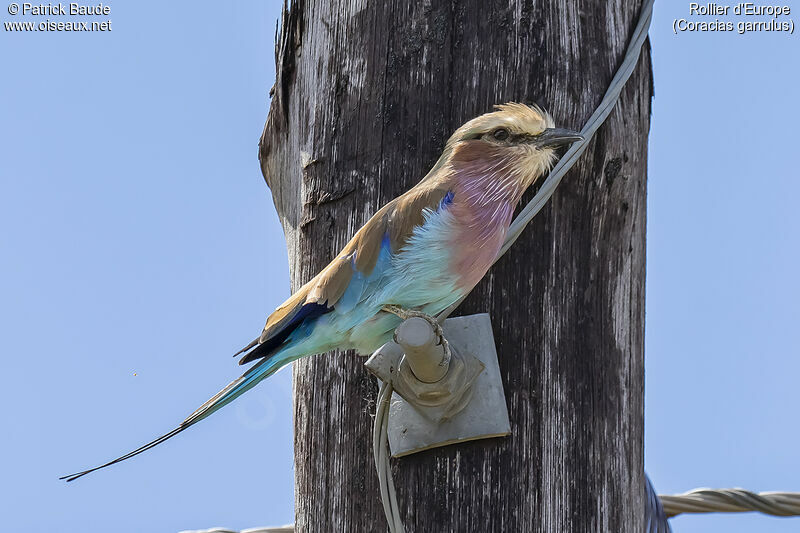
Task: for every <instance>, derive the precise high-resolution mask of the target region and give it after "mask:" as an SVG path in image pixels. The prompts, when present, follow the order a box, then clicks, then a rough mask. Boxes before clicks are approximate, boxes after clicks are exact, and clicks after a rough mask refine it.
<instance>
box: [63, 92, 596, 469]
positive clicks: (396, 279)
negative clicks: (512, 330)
mask: <svg viewBox="0 0 800 533" xmlns="http://www.w3.org/2000/svg"><path fill="white" fill-rule="evenodd" d="M582 139H583V137H582V135H581V134H580V133H578V132H577V131H573V130H570V129H566V128H561V127H556V126H555V123H554V121H553V118H552V117H551V116H550V114H548V113H547V112H546V111H545V110H544V109H543V108H541V107H539V106H537V105H533V104H522V103H516V102H510V103H506V104H501V105H497V106H495V107H494V109H493V110H491V111H489V112H487V113H484V114H482V115H480V116H477V117H475V118H473V119H471V120H469V121H467V122H466V123H465V124H463V125H462V126H461V127H459V128H458V129H457V130H456V131H455V132H454V133H453V134H452V136H451V137H450V138H449V139H448V140H447V142H446V144H445V146H444V148H443V150H442V153H441V156H440V157H439V158H438V160H437V161H436V163H435V164H434V165H433V167H432V168H431V170H430V171H429V172H428V173H427V174H426V175H425V176H424V177H423V178H422V180H420V181H419V183H417V185H415V186H414V187H412V188H411V189H409V190H408V191H407V192H405V193H404V194H402V195H400V196H398V197H397V198H395V199H394V200H392V201H390V202H388V203H387V204H386V205H384V206H383V207H382V208H381V209H379V210H378V211H377V212H376V213H375V214H374V215H373V216H372V217H371V218H370V219H369V220H368V221H367V222H366V224H364V226H363V227H361V229H359V230H358V232H356V234H355V235H354V236H353V238H352V239H351V240H350V241H349V242H348V243H347V244H346V245H345V246H344V248H343V249H342V250H341V252H340V253H339V254H338V255H337V256H336V257H335V258H334V259H333V260H332V261H331V262H330V263H329V264H328V265H327V266H326V267H325V268H324V269H323V270H322V271H321V272H319V273H318V274H317V275H316V276H315V277H314V278H313V279H311V280H310V281H309V282H308V283H306V284H305V285H303V286H302V287H301V288H300V289H299V290H298V291H297V292H295V293H294V294H292V295H291V296H290V297H289V299H287V300H286V301H285V302H284V303H283V304H281V305H280V306H279V307H278V308H277V309H275V311H274V312H273V313H272V314H271V315H269V317H268V318H267V322H266V325H265V326H264V328H263V330H262V332H261V334H260V335H259V336H258V337H257V338H256V339H254V340H253V341H252V342H251V343H249V344H248V345H247V346H245V347H244V348H243V349H242V350H240V351H239V352H237V353H236V354H234V356H236V355H242V358H241V359H240V361H239V363H240V364H248V363H251V362H256V363H255V364H254V365H253V366H252V367H250V368H249V369H248V370H247V371H246V372H245V373H244V374H242V375H241V376H240V377H239V378H237V379H236V380H234V381H233V382H231V383H230V384H228V385H227V386H226V387H225V388H223V389H222V390H221V391H219V392H218V393H217V394H216V395H214V396H213V397H212V398H211V399H209V400H208V401H206V402H205V403H204V404H203V405H201V406H200V407H199V408H198V409H197V410H195V411H194V412H193V413H192V414H191V415H189V416H188V417H187V418H186V419H185V420H184V421H183V422H181V424H180V425H178V426H177V427H176V428H175V429H173V430H172V431H170V432H168V433H166V434H164V435H162V436H160V437H158V438H156V439H154V440H153V441H151V442H149V443H147V444H145V445H144V446H141V447H139V448H137V449H136V450H133V451H132V452H130V453H128V454H125V455H123V456H121V457H118V458H117V459H114V460H113V461H109V462H107V463H105V464H102V465H100V466H97V467H94V468H91V469H88V470H84V471H82V472H77V473H75V474H70V475H67V476H63V477H62V478H61V479H66V480H67V481H73V480H75V479H78V478H80V477H82V476H84V475H86V474H88V473H90V472H94V471H96V470H99V469H101V468H105V467H108V466H111V465H113V464H116V463H118V462H120V461H124V460H126V459H129V458H131V457H133V456H135V455H138V454H140V453H142V452H144V451H146V450H148V449H150V448H152V447H154V446H156V445H158V444H160V443H162V442H164V441H165V440H167V439H170V438H172V437H173V436H175V435H177V434H178V433H180V432H182V431H184V430H186V429H188V428H189V427H191V426H193V425H194V424H196V423H198V422H200V421H201V420H203V419H205V418H207V417H208V416H210V415H211V414H213V413H215V412H216V411H218V410H219V409H221V408H222V407H224V406H225V405H227V404H229V403H230V402H232V401H233V400H235V399H236V398H238V397H239V396H241V395H242V394H244V393H245V392H247V391H248V390H250V389H251V388H253V387H254V386H255V385H257V384H258V383H259V382H261V381H262V380H263V379H265V378H267V377H269V376H270V375H272V374H274V373H275V372H277V371H278V370H279V369H281V368H283V367H284V366H286V365H287V364H289V363H291V362H292V361H295V360H297V359H299V358H301V357H305V356H309V355H314V354H320V353H325V352H329V351H331V350H334V349H340V350H344V349H353V350H355V351H356V352H357V353H360V354H363V355H369V354H370V353H372V352H374V351H375V350H376V349H378V348H379V347H380V346H382V345H383V344H385V343H386V342H388V341H389V340H391V338H392V335H393V332H394V329H395V328H396V327H397V326H398V325H399V324H400V322H401V321H402V320H403V319H404V318H405V317H408V316H412V315H413V316H422V317H432V316H433V315H436V314H437V313H439V312H441V311H443V310H444V309H446V308H447V307H448V306H450V305H451V304H453V303H454V302H456V301H457V300H459V299H460V298H461V297H462V296H464V295H466V294H467V293H468V292H469V291H470V290H471V289H472V288H473V287H474V286H475V285H476V284H477V283H478V282H479V281H480V280H481V278H483V276H484V275H485V274H486V272H487V271H488V270H489V267H491V265H492V264H493V263H494V261H495V259H496V258H497V255H498V253H499V251H500V248H501V246H502V244H503V240H504V238H505V236H506V232H507V231H508V228H509V226H510V224H511V220H512V218H513V214H514V210H515V209H516V207H517V204H518V203H519V201H520V198H521V197H522V194H523V193H524V192H525V190H527V189H528V187H530V186H531V185H532V184H533V183H535V182H536V181H537V180H538V179H539V178H541V177H542V176H544V175H545V174H547V173H548V172H549V170H550V169H551V168H552V166H553V164H554V163H555V161H556V160H557V159H558V149H559V148H561V147H564V146H568V145H570V144H572V143H574V142H577V141H581V140H582ZM431 322H432V323H435V322H434V321H431Z"/></svg>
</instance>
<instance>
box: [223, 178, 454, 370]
mask: <svg viewBox="0 0 800 533" xmlns="http://www.w3.org/2000/svg"><path fill="white" fill-rule="evenodd" d="M449 191H450V188H449V186H448V183H447V181H445V180H425V181H423V182H421V183H420V184H418V185H417V186H416V187H414V188H413V189H411V190H409V191H408V192H406V193H405V194H403V195H402V196H399V197H397V198H395V199H394V200H392V201H391V202H389V203H388V204H386V205H385V206H384V207H383V208H381V209H380V210H379V211H378V212H377V213H375V215H373V216H372V218H370V219H369V221H367V223H366V224H364V226H363V227H362V228H361V229H360V230H358V232H357V233H356V234H355V235H354V236H353V238H352V239H350V242H348V243H347V245H346V246H345V247H344V249H342V251H341V252H340V253H339V255H337V256H336V258H335V259H334V260H333V261H331V262H330V264H328V266H326V267H325V268H324V269H323V270H322V271H321V272H320V273H319V274H317V275H316V276H315V277H314V278H313V279H311V281H309V282H308V283H306V284H305V285H303V286H302V287H301V288H300V289H299V290H298V291H297V292H295V293H294V294H293V295H292V296H291V297H289V299H288V300H286V301H285V302H284V303H283V304H281V305H280V306H279V307H278V308H277V309H275V311H274V312H273V313H272V314H271V315H270V316H269V318H267V323H266V325H265V326H264V330H263V331H262V332H261V336H260V337H259V338H257V339H255V340H254V341H253V342H251V343H250V344H249V345H248V346H246V347H245V348H243V349H242V350H240V351H239V352H238V353H237V354H235V355H239V354H240V353H244V352H248V350H251V349H252V351H250V352H249V353H246V354H245V356H244V357H243V358H242V359H241V360H240V361H239V363H240V364H245V363H248V362H250V361H253V360H255V359H259V358H262V357H267V356H269V355H270V354H271V353H272V352H274V351H275V349H277V348H278V347H280V346H281V345H282V343H283V342H284V341H285V340H286V339H287V338H288V336H289V335H290V334H291V333H292V331H294V330H295V329H296V328H297V327H299V326H300V324H302V323H303V321H305V320H306V319H309V318H314V317H317V316H320V315H322V314H325V313H327V312H330V311H332V310H333V308H334V306H335V305H336V303H337V302H338V301H339V299H340V298H341V297H342V295H343V294H344V293H345V291H346V290H347V287H348V285H349V284H350V281H351V279H352V277H353V275H354V274H355V273H356V272H359V273H361V274H363V275H364V276H368V275H369V274H370V273H371V272H372V270H373V269H374V268H375V265H376V263H377V261H378V256H379V254H380V251H381V246H382V243H383V242H384V239H385V238H388V239H389V243H390V246H391V251H392V252H393V253H396V252H397V251H399V250H400V249H401V248H402V247H403V245H404V244H405V243H406V241H407V240H408V238H409V237H410V236H411V234H412V233H413V231H414V228H415V227H417V226H419V225H421V224H423V223H424V221H425V215H424V213H425V210H426V209H436V208H437V207H438V206H439V205H440V204H441V203H442V201H443V200H445V198H446V197H448V192H449ZM448 198H452V196H449V197H448Z"/></svg>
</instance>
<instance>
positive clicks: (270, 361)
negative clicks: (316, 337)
mask: <svg viewBox="0 0 800 533" xmlns="http://www.w3.org/2000/svg"><path fill="white" fill-rule="evenodd" d="M295 359H297V357H286V356H285V355H284V356H281V354H280V352H279V353H276V354H275V355H273V356H271V357H267V358H266V359H263V360H261V361H260V362H259V363H258V364H257V365H255V366H253V367H252V368H250V369H248V371H247V372H245V373H244V374H242V375H241V376H240V377H239V378H237V379H235V380H233V381H232V382H231V383H230V384H228V386H227V387H225V388H224V389H222V390H221V391H219V392H218V393H217V394H215V395H214V396H213V397H212V398H211V399H210V400H208V401H207V402H206V403H204V404H203V405H201V406H200V407H199V408H198V409H197V410H196V411H195V412H194V413H192V414H191V415H189V416H188V417H187V418H186V420H184V421H183V422H181V424H180V425H179V426H178V427H176V428H175V429H173V430H172V431H170V432H169V433H165V434H164V435H161V436H160V437H158V438H157V439H154V440H152V441H150V442H148V443H147V444H145V445H144V446H141V447H139V448H136V449H135V450H133V451H132V452H130V453H127V454H125V455H123V456H122V457H117V458H116V459H114V460H113V461H109V462H107V463H105V464H102V465H100V466H96V467H94V468H90V469H89V470H84V471H82V472H76V473H75V474H70V475H67V476H62V477H60V478H59V479H65V480H67V481H74V480H76V479H78V478H79V477H82V476H85V475H86V474H89V473H91V472H94V471H95V470H100V469H101V468H105V467H107V466H111V465H113V464H116V463H119V462H122V461H124V460H126V459H130V458H131V457H134V456H136V455H139V454H140V453H142V452H145V451H147V450H149V449H150V448H153V447H154V446H157V445H159V444H161V443H162V442H164V441H165V440H168V439H171V438H172V437H174V436H175V435H177V434H178V433H180V432H181V431H183V430H184V429H187V428H189V427H191V426H193V425H195V424H196V423H198V422H200V421H201V420H203V419H204V418H207V417H208V416H211V415H212V414H214V413H215V412H217V411H218V410H219V409H221V408H223V407H225V406H226V405H228V404H229V403H231V402H232V401H233V400H235V399H236V398H238V397H239V396H241V395H242V394H244V393H245V392H247V391H249V390H250V389H252V388H253V387H255V386H256V384H258V382H260V381H261V380H262V379H265V378H267V377H269V376H271V375H272V374H274V373H275V372H277V371H278V370H280V369H281V368H283V367H284V366H285V365H287V364H288V363H290V362H292V361H293V360H295Z"/></svg>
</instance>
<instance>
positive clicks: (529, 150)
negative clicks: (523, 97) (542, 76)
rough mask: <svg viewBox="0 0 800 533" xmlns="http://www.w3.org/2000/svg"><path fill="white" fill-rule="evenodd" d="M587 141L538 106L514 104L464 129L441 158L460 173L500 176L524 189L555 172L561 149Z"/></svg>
mask: <svg viewBox="0 0 800 533" xmlns="http://www.w3.org/2000/svg"><path fill="white" fill-rule="evenodd" d="M582 139H583V137H582V136H581V135H580V134H579V133H578V132H575V131H571V130H568V129H563V128H556V127H555V124H554V122H553V119H552V117H551V116H550V115H549V114H547V113H546V112H545V111H544V110H543V109H541V108H539V107H537V106H528V105H524V104H517V103H508V104H504V105H498V106H496V110H495V111H493V112H491V113H486V114H484V115H481V116H479V117H476V118H474V119H472V120H470V121H469V122H467V123H466V124H464V125H463V126H461V127H460V128H458V129H457V130H456V132H455V133H454V134H453V135H452V136H451V137H450V139H449V140H448V141H447V145H446V147H445V150H444V153H443V154H442V156H443V157H442V159H441V160H440V162H441V163H443V164H445V165H448V166H449V167H450V168H451V169H452V171H453V172H455V173H457V174H460V173H462V172H464V173H466V174H468V175H474V176H483V177H484V179H485V178H489V179H491V178H492V177H493V176H494V177H496V178H497V179H502V180H503V181H506V182H507V181H509V180H510V181H511V182H512V183H513V184H514V185H515V186H516V187H519V188H521V189H522V190H524V189H525V188H527V187H528V186H529V185H531V184H532V183H533V182H534V181H536V179H537V178H539V177H540V176H542V175H543V174H545V173H546V172H548V171H549V170H550V168H551V167H552V165H553V163H554V162H555V160H556V149H557V148H558V147H560V146H566V145H570V144H572V143H573V142H575V141H579V140H582ZM520 194H521V193H520Z"/></svg>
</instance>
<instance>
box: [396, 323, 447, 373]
mask: <svg viewBox="0 0 800 533" xmlns="http://www.w3.org/2000/svg"><path fill="white" fill-rule="evenodd" d="M395 340H396V341H397V343H398V344H399V345H400V346H402V348H403V351H404V352H405V355H406V360H407V361H408V364H409V366H410V367H411V371H412V372H413V373H414V375H415V376H416V377H417V379H418V380H420V381H422V382H424V383H435V382H437V381H439V380H440V379H442V378H443V377H444V376H445V374H447V370H448V367H449V365H448V364H446V363H445V364H443V361H444V355H445V354H444V348H443V347H442V345H441V344H440V343H439V338H438V336H437V335H436V332H435V331H434V330H433V327H432V326H431V324H430V323H429V322H428V321H427V320H425V319H424V318H419V317H412V318H409V319H407V320H405V321H404V322H403V323H402V324H400V325H399V326H398V327H397V329H396V330H395Z"/></svg>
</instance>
